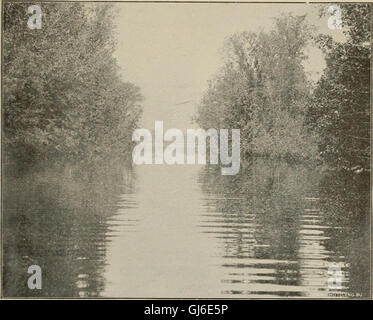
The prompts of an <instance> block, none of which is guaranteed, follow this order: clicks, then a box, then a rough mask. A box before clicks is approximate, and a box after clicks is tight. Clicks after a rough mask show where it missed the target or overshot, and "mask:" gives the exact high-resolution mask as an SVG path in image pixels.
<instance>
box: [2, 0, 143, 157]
mask: <svg viewBox="0 0 373 320" xmlns="http://www.w3.org/2000/svg"><path fill="white" fill-rule="evenodd" d="M28 6H29V4H24V3H6V4H4V12H3V14H4V28H3V30H4V37H3V53H4V59H3V62H4V63H3V88H4V89H3V90H4V91H3V97H4V99H3V128H4V137H3V150H4V153H5V157H6V159H12V160H13V159H16V160H18V161H21V162H22V163H34V162H38V161H40V160H50V159H53V160H57V159H59V160H63V161H66V160H68V161H80V160H82V159H95V158H96V157H102V156H105V155H107V154H109V153H110V154H111V155H113V153H114V154H118V155H125V154H126V153H129V152H130V151H131V150H130V149H131V148H129V146H130V144H131V134H132V132H133V130H134V129H135V128H136V125H137V121H138V119H139V117H140V115H141V106H140V102H141V100H142V96H141V94H140V90H139V89H138V88H137V87H136V86H135V85H133V84H131V83H127V82H124V81H123V80H122V79H121V77H120V74H119V68H118V66H117V63H116V60H115V59H114V58H113V52H114V50H115V41H114V39H115V37H114V30H115V26H114V19H113V14H114V10H113V7H112V6H111V5H108V4H97V5H86V4H83V3H48V4H45V3H42V4H40V7H41V10H42V28H41V29H33V30H32V29H29V28H28V27H27V20H28V17H29V16H30V15H29V14H28V12H27V8H28Z"/></svg>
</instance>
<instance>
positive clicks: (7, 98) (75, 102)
mask: <svg viewBox="0 0 373 320" xmlns="http://www.w3.org/2000/svg"><path fill="white" fill-rule="evenodd" d="M340 7H341V10H342V25H343V28H344V29H343V32H344V34H345V36H346V41H345V42H343V43H337V42H334V41H333V39H332V38H331V37H329V36H326V35H316V31H315V29H314V27H312V26H310V25H308V24H307V22H306V17H305V16H293V15H291V14H286V15H282V16H281V17H279V18H277V19H275V23H274V27H273V29H272V30H271V31H269V32H264V31H262V32H259V33H252V32H248V31H245V32H242V33H238V34H234V35H232V36H231V37H230V38H229V39H228V40H227V41H226V42H225V44H224V48H223V49H224V50H223V52H224V61H223V67H222V68H221V70H220V71H219V73H218V74H217V75H216V76H215V77H214V78H213V79H212V80H211V81H210V83H209V87H208V89H207V91H206V93H205V95H204V96H203V98H202V100H201V102H200V104H199V106H198V111H197V114H196V115H195V118H194V120H195V122H196V123H198V124H199V126H200V127H201V128H203V129H209V128H215V129H216V130H219V129H221V128H234V129H240V133H241V162H242V163H243V164H244V163H250V161H251V160H250V159H251V158H254V157H260V158H267V159H277V160H283V161H286V162H290V163H298V162H304V163H310V164H313V165H321V166H325V167H327V168H328V169H332V170H340V169H342V170H347V171H354V172H358V173H360V172H363V171H365V172H368V171H370V57H371V52H370V18H371V7H370V4H340ZM325 8H326V7H325ZM42 10H43V27H42V29H41V30H30V29H28V28H27V27H25V17H27V4H23V3H6V4H4V43H3V46H4V69H3V70H4V75H3V88H4V95H3V96H4V99H3V129H4V131H3V132H4V135H3V163H4V164H5V165H8V164H10V165H12V166H17V167H18V168H20V169H26V168H29V167H33V166H35V165H36V166H39V167H40V166H42V165H43V164H44V163H48V162H52V163H57V166H58V163H60V164H61V165H64V164H68V165H67V166H75V165H76V164H84V165H87V166H89V163H90V162H95V161H98V162H100V161H102V160H104V161H106V160H108V159H113V158H117V157H118V158H121V159H124V162H125V164H127V163H128V164H129V166H130V163H131V161H132V159H131V154H132V150H133V147H134V145H135V144H134V142H133V141H132V139H131V136H132V133H133V132H134V130H135V129H136V128H137V125H138V121H139V119H140V117H141V114H142V107H141V102H142V100H143V97H142V95H141V93H140V89H139V88H138V87H137V86H135V85H134V84H132V83H128V82H125V81H123V79H122V78H121V76H120V74H119V67H118V65H117V62H116V60H115V59H114V58H113V53H114V50H115V39H116V37H115V25H114V15H115V6H113V5H110V4H100V5H92V4H84V3H65V4H61V3H49V4H43V9H42ZM320 15H324V16H325V17H327V16H326V13H325V10H324V12H320ZM357 17H358V18H357ZM308 45H313V46H318V47H319V48H320V49H322V51H323V52H324V54H325V58H326V68H325V69H324V71H323V74H322V76H321V78H320V79H319V80H318V82H317V83H312V81H311V80H309V78H308V75H307V74H306V72H305V70H304V66H303V63H304V61H305V60H306V59H307V57H306V55H305V48H306V47H307V46H308Z"/></svg>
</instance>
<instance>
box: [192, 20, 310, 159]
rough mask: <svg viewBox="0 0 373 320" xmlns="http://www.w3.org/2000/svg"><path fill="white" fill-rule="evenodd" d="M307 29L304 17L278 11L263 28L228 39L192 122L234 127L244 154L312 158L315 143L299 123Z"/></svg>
mask: <svg viewBox="0 0 373 320" xmlns="http://www.w3.org/2000/svg"><path fill="white" fill-rule="evenodd" d="M311 31H312V30H311V28H310V27H309V26H308V25H307V24H306V22H305V17H304V16H298V17H294V16H292V15H284V16H282V17H280V18H278V19H276V20H275V28H274V29H273V30H272V31H271V32H269V33H265V32H261V33H259V34H255V33H249V32H243V33H240V34H236V35H233V36H232V37H231V38H229V40H228V41H227V42H226V43H225V47H224V50H225V51H224V52H225V61H224V67H223V69H222V70H221V71H220V73H219V75H218V76H217V77H216V78H215V79H214V80H213V81H212V82H211V84H210V87H209V90H208V91H207V93H206V95H205V97H204V98H203V100H202V102H201V104H200V106H199V110H198V114H197V117H196V118H197V122H198V123H199V124H200V125H201V126H203V127H218V128H219V127H228V128H238V129H240V130H241V141H242V144H241V150H242V153H243V154H244V155H245V157H249V156H252V155H259V156H268V157H273V158H292V159H304V158H311V157H313V156H314V155H315V153H316V149H315V143H314V141H313V137H310V135H308V134H307V133H306V131H305V126H304V117H305V113H306V108H307V100H308V99H309V95H310V84H309V82H308V80H307V78H306V74H305V71H304V69H303V64H302V63H303V60H304V59H305V58H306V57H305V55H304V48H305V46H306V45H307V43H308V41H309V40H310V39H311Z"/></svg>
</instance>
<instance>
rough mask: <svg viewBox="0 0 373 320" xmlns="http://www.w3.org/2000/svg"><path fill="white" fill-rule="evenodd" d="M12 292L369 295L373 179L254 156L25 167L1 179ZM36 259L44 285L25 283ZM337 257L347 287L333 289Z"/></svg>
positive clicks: (7, 286)
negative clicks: (188, 162)
mask: <svg viewBox="0 0 373 320" xmlns="http://www.w3.org/2000/svg"><path fill="white" fill-rule="evenodd" d="M3 196H4V203H3V206H4V233H5V236H4V260H5V264H4V272H5V276H4V285H3V286H4V291H5V292H4V293H5V295H6V296H57V297H95V296H102V297H163V298H165V297H166V298H175V297H184V298H187V297H199V298H205V297H237V298H245V297H246V298H248V297H262V298H265V297H271V298H275V297H327V298H330V297H349V298H351V297H368V296H369V294H370V293H369V290H370V288H369V283H370V281H369V278H370V273H369V261H370V249H369V237H370V234H369V224H370V222H369V176H365V175H356V174H348V173H326V172H323V173H321V170H319V169H317V168H307V167H306V166H303V165H293V166H291V165H288V164H285V163H281V162H270V161H264V160H255V161H253V162H252V163H251V164H249V165H248V167H247V168H246V169H241V171H240V173H239V174H238V175H236V176H221V174H220V170H218V169H217V168H216V167H214V166H211V167H204V166H180V165H178V166H166V165H165V166H163V165H149V166H138V167H135V168H134V169H131V170H130V169H124V168H120V167H119V168H116V167H115V168H114V167H111V168H110V169H108V168H104V167H100V168H99V169H92V170H91V171H90V174H85V173H84V172H83V170H77V169H75V170H72V172H68V171H65V172H59V173H57V171H56V172H54V171H52V170H43V171H40V170H39V171H37V172H36V171H35V172H32V171H29V172H26V173H23V174H20V175H18V176H17V177H8V178H6V180H5V188H4V195H3ZM32 264H37V265H40V267H41V268H42V272H43V288H42V290H29V289H28V288H27V278H28V276H29V275H28V274H27V268H28V266H30V265H32ZM330 266H339V267H340V268H341V271H342V276H341V280H342V286H341V288H339V289H333V288H328V279H329V278H330V277H332V276H333V275H330V274H328V268H329V267H330Z"/></svg>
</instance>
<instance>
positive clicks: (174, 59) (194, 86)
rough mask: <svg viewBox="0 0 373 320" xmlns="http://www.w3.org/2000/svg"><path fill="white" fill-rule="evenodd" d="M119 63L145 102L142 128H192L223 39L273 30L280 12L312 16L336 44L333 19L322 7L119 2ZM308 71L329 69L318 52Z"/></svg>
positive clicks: (217, 65)
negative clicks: (321, 12) (330, 24)
mask: <svg viewBox="0 0 373 320" xmlns="http://www.w3.org/2000/svg"><path fill="white" fill-rule="evenodd" d="M116 6H117V9H118V21H117V24H118V37H119V39H118V40H119V41H118V50H117V59H118V63H119V65H120V66H121V69H122V73H123V78H124V79H125V80H126V81H130V82H133V83H135V84H136V85H138V86H139V87H140V88H141V91H142V93H143V95H144V97H145V101H144V114H143V119H142V123H141V125H142V126H143V127H146V128H149V129H152V128H154V121H155V120H163V121H164V126H165V128H171V127H176V128H180V129H184V128H187V127H191V125H190V118H191V116H192V115H193V114H194V112H195V107H196V105H197V104H198V102H199V101H200V99H201V97H202V95H203V92H204V91H205V90H206V89H207V81H208V80H209V79H211V78H212V76H213V75H214V74H215V73H216V72H217V71H218V69H219V68H220V66H221V63H222V60H221V48H222V45H223V42H224V40H225V39H226V38H227V37H229V36H230V35H232V34H234V33H236V32H242V31H251V32H257V31H260V30H269V29H271V26H272V25H273V17H277V16H279V15H280V14H281V12H291V13H293V14H294V15H303V14H305V13H307V18H308V20H309V22H310V23H312V24H314V25H316V26H317V27H318V28H319V31H320V32H321V33H326V34H331V35H332V36H333V37H335V38H336V39H339V38H340V37H341V35H342V32H341V31H340V30H329V29H328V25H327V24H328V17H323V18H319V17H318V5H306V4H253V3H249V4H243V3H241V4H233V3H232V4H226V3H210V4H209V3H193V4H192V3H179V4H176V3H117V4H116ZM308 54H309V57H310V58H309V61H308V62H307V65H306V70H307V71H309V72H311V76H312V78H313V79H316V78H317V77H318V76H317V74H318V73H319V74H320V73H321V72H322V69H323V68H324V66H325V63H324V60H323V58H322V54H321V52H320V51H319V50H318V49H310V50H309V52H308Z"/></svg>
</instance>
